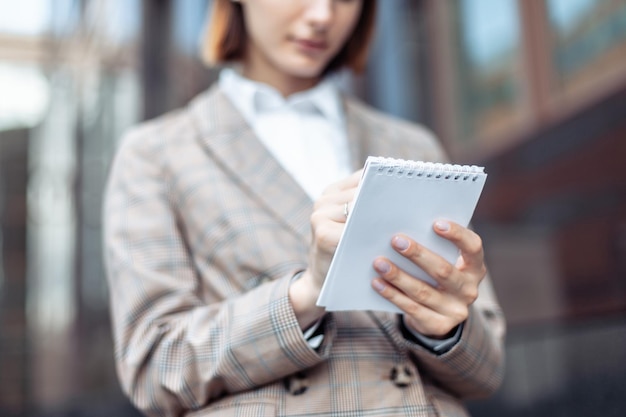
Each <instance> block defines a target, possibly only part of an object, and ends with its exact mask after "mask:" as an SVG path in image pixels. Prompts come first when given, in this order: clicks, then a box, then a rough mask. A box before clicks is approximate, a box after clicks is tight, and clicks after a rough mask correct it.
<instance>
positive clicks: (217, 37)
mask: <svg viewBox="0 0 626 417" xmlns="http://www.w3.org/2000/svg"><path fill="white" fill-rule="evenodd" d="M374 6H375V5H374V1H373V0H294V1H288V2H285V1H283V0H240V1H237V2H230V1H228V0H216V1H214V8H213V11H212V20H211V23H210V31H209V32H208V34H207V39H206V40H207V42H206V43H205V46H206V50H205V55H206V56H207V57H208V58H209V59H210V60H211V61H212V62H213V63H224V62H229V63H233V64H235V65H234V68H236V69H232V68H231V69H226V70H224V71H223V72H222V74H221V76H220V80H219V82H218V83H217V84H216V85H215V86H213V87H212V88H211V89H209V91H207V92H206V93H204V94H202V95H200V96H199V97H198V98H196V99H195V100H194V101H193V102H192V103H191V104H190V105H189V106H188V107H187V108H185V109H181V110H179V111H177V112H173V113H171V114H168V115H165V116H163V117H161V118H159V119H157V120H154V121H150V122H147V123H145V124H143V125H141V126H139V127H138V128H136V129H134V130H132V131H131V132H130V133H128V134H127V135H126V137H125V138H124V140H123V141H122V145H121V147H120V149H119V151H118V154H117V156H116V158H115V162H114V165H113V167H112V172H111V175H110V180H109V185H108V188H107V195H106V203H105V211H104V216H105V218H104V220H105V240H106V242H105V244H106V263H107V268H108V278H109V284H110V288H111V300H112V302H111V306H112V316H113V321H114V336H115V342H116V361H117V366H118V373H119V376H120V380H121V382H122V386H123V389H124V391H125V392H126V393H127V394H128V395H129V397H130V398H131V400H132V401H133V403H134V404H135V405H136V406H137V407H138V408H139V409H141V410H143V411H144V412H145V413H146V414H148V415H167V416H179V415H193V416H209V415H219V416H229V415H241V416H255V415H264V416H265V415H267V416H270V415H272V416H273V415H279V416H295V415H302V416H305V415H306V416H308V415H376V416H381V415H388V416H395V415H398V416H404V415H424V416H426V415H433V416H434V415H450V416H457V415H466V411H465V408H464V406H463V404H462V400H463V399H465V398H471V397H478V396H485V395H489V394H491V393H492V392H493V391H494V390H495V389H496V388H497V387H498V385H499V384H500V381H501V378H502V360H503V359H502V336H503V330H504V324H503V318H502V314H501V312H500V309H499V307H498V304H497V302H496V300H495V298H494V296H493V294H492V292H491V291H490V286H489V282H488V278H485V275H486V272H485V271H486V268H485V265H484V262H483V251H482V244H481V242H480V238H479V237H478V236H477V235H476V234H475V233H473V232H472V231H470V230H468V229H466V228H463V227H461V226H459V225H456V224H451V223H447V222H439V223H438V224H436V225H434V226H433V227H434V230H435V231H436V232H437V233H438V234H439V235H441V236H442V237H444V238H446V239H449V240H451V241H452V242H454V243H455V244H456V245H457V246H458V247H459V249H460V253H461V255H460V257H459V260H458V262H457V263H456V265H450V264H448V263H446V262H445V261H443V260H442V259H441V258H439V257H437V256H436V255H435V254H433V253H431V252H430V251H429V250H428V249H426V248H423V247H421V246H420V245H419V243H418V242H415V241H413V240H412V239H411V238H410V236H406V235H398V236H395V237H394V238H393V240H392V241H391V242H390V244H392V245H393V247H394V248H395V249H396V250H397V251H398V252H400V253H402V254H403V255H404V256H406V257H407V258H409V259H411V260H412V261H413V262H415V263H416V264H417V265H418V266H420V267H421V268H422V269H424V270H425V271H427V272H429V273H430V274H431V275H432V276H433V278H434V279H435V280H436V281H437V282H438V284H439V285H438V286H437V288H435V287H433V286H429V285H428V284H425V283H423V282H422V281H418V280H415V279H413V278H412V277H410V276H408V275H407V274H405V273H404V272H403V271H401V270H400V269H399V268H397V267H396V266H395V265H393V263H391V262H390V261H388V260H386V259H384V258H378V259H376V260H364V262H371V263H372V267H373V268H375V269H376V271H378V273H379V275H380V277H379V278H377V279H375V280H374V281H373V282H372V287H373V288H374V289H375V290H376V291H378V292H379V293H380V295H381V296H382V297H385V298H387V299H388V300H390V301H391V302H393V303H395V304H396V305H397V306H398V307H399V308H400V309H402V311H403V312H404V314H402V315H394V314H389V313H375V312H340V313H330V312H325V311H324V310H323V309H322V308H320V307H318V306H316V304H315V302H316V299H317V296H318V294H319V291H320V288H321V286H322V284H323V281H324V277H325V275H326V271H327V269H328V265H329V263H330V260H331V258H332V255H333V251H334V248H335V247H336V245H337V242H338V239H339V236H340V234H341V231H342V229H343V226H344V222H345V214H344V206H345V203H346V202H349V201H351V200H352V198H353V195H354V191H355V188H356V186H357V184H358V178H359V172H358V171H357V172H355V173H353V174H350V173H351V172H354V171H355V170H357V169H358V168H359V167H360V166H362V164H363V161H364V160H365V157H366V156H367V155H370V154H371V155H385V156H393V157H396V158H407V159H409V158H410V159H424V160H442V159H445V157H444V155H443V153H442V150H441V148H440V146H439V145H438V144H437V142H436V141H435V140H434V139H433V138H432V136H431V135H429V134H428V133H427V132H426V131H425V130H424V129H422V128H421V127H418V126H415V125H412V124H409V123H406V122H402V121H399V120H395V119H392V118H390V117H387V116H384V115H382V114H380V113H378V112H376V111H374V110H373V109H371V108H368V107H366V106H365V105H363V104H361V103H359V102H357V101H355V100H353V99H351V98H348V97H345V96H343V95H341V94H340V93H338V92H337V90H336V88H335V87H334V86H333V85H332V83H330V82H329V81H328V77H327V75H328V74H329V73H331V72H333V71H335V70H336V69H339V68H343V67H349V68H352V69H355V70H360V69H361V68H362V66H363V64H364V62H365V53H366V48H367V43H368V41H369V38H370V33H371V30H372V24H373V19H374ZM329 184H330V185H329ZM313 201H315V202H314V203H313ZM481 282H482V284H481V285H480V287H481V289H480V295H479V296H478V286H479V283H481Z"/></svg>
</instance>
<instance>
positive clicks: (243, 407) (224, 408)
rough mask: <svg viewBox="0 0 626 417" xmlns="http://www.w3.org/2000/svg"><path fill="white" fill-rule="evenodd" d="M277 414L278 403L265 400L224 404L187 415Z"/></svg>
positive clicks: (270, 416)
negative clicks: (265, 401)
mask: <svg viewBox="0 0 626 417" xmlns="http://www.w3.org/2000/svg"><path fill="white" fill-rule="evenodd" d="M275 415H276V405H275V404H271V403H264V402H253V401H251V402H240V403H237V404H232V403H231V404H224V405H218V406H216V407H208V408H203V409H201V410H198V411H194V412H192V413H189V414H186V417H211V416H219V417H241V416H255V417H273V416H275Z"/></svg>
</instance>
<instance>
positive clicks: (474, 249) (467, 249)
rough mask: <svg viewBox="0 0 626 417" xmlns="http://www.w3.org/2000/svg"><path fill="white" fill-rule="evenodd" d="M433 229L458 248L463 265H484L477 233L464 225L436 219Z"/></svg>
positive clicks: (480, 241) (480, 240)
mask: <svg viewBox="0 0 626 417" xmlns="http://www.w3.org/2000/svg"><path fill="white" fill-rule="evenodd" d="M433 229H434V230H435V232H436V233H437V234H438V235H439V236H441V237H443V238H444V239H447V240H449V241H450V242H452V243H454V244H455V245H456V247H457V248H459V250H460V251H461V256H462V257H463V260H464V263H465V265H467V266H469V267H475V268H480V267H481V266H484V253H483V242H482V239H481V238H480V236H478V234H476V233H475V232H473V231H472V230H470V229H468V228H466V227H462V226H460V225H458V224H456V223H454V222H448V221H445V220H439V221H436V222H435V224H434V225H433Z"/></svg>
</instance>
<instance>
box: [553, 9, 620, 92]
mask: <svg viewBox="0 0 626 417" xmlns="http://www.w3.org/2000/svg"><path fill="white" fill-rule="evenodd" d="M546 7H547V11H548V15H549V20H550V26H551V33H552V48H553V49H552V62H553V66H554V70H555V73H556V77H557V83H558V85H559V86H560V87H561V88H562V89H564V90H565V92H567V91H571V90H580V89H586V88H589V87H594V86H596V85H597V82H598V81H601V80H603V79H606V78H607V77H612V76H613V74H618V73H623V71H624V69H625V68H626V1H624V0H547V1H546Z"/></svg>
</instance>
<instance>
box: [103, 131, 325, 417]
mask: <svg viewBox="0 0 626 417" xmlns="http://www.w3.org/2000/svg"><path fill="white" fill-rule="evenodd" d="M144 130H145V129H144ZM154 136H157V137H158V136H159V135H158V134H157V133H155V132H152V134H146V132H145V131H141V132H137V131H136V132H134V133H131V134H129V135H127V137H126V138H125V139H124V140H123V142H122V146H121V148H120V150H119V151H118V153H117V155H116V157H115V160H114V163H113V165H112V169H111V173H110V176H109V181H108V185H107V190H106V193H105V205H104V210H103V216H104V219H103V221H104V240H105V241H104V247H105V263H106V267H107V279H108V283H109V288H110V300H111V301H110V303H111V312H112V313H111V314H112V321H113V334H114V340H115V360H116V365H117V371H118V375H119V378H120V381H121V385H122V388H123V391H124V392H125V393H126V394H127V395H128V396H129V398H130V399H131V401H132V402H133V403H134V404H135V406H137V407H138V408H139V409H140V410H142V411H143V412H144V413H146V414H148V415H159V416H164V415H165V416H175V415H176V416H177V415H181V414H182V412H183V411H185V410H193V409H196V408H199V407H201V406H203V405H206V404H207V403H209V402H211V401H212V400H215V399H217V398H220V397H222V396H224V395H228V394H233V393H237V392H241V391H245V390H250V389H254V388H256V387H259V386H261V385H264V384H267V383H269V382H272V381H276V380H279V379H281V378H283V377H285V376H287V375H290V374H293V373H295V372H297V371H300V370H303V369H306V368H309V367H312V366H314V365H316V364H318V363H320V362H322V361H324V360H325V359H326V358H327V357H328V354H329V350H330V341H331V340H332V336H331V333H332V332H333V330H332V329H333V325H332V324H328V323H327V324H325V325H326V326H327V328H326V331H325V334H326V337H324V342H323V344H322V346H321V347H319V348H318V349H317V350H313V349H312V348H311V347H310V346H309V345H308V344H307V341H306V340H305V339H304V337H303V334H302V331H301V329H300V327H299V326H298V322H297V320H296V317H295V315H294V312H293V310H292V308H291V305H290V303H289V299H288V286H289V283H290V280H291V278H292V276H293V275H294V274H295V273H296V272H297V271H293V273H289V274H285V276H284V277H282V278H279V279H277V280H274V281H270V282H268V283H265V284H261V285H260V286H258V287H256V288H255V289H252V290H250V291H249V292H247V293H243V294H241V295H240V296H238V297H234V298H231V299H228V300H218V301H216V302H214V303H207V302H206V301H203V300H202V299H201V297H200V296H199V293H200V291H199V286H200V283H199V277H198V274H197V273H196V271H195V269H194V266H193V262H192V258H191V256H190V253H189V251H188V249H187V246H186V243H185V240H184V237H183V234H182V233H181V228H180V227H179V223H178V220H177V216H176V211H175V210H174V208H173V207H174V206H175V204H174V202H173V201H172V197H171V195H170V189H171V184H169V181H168V179H167V169H166V168H165V167H164V163H162V159H163V153H164V151H163V149H162V146H163V145H162V144H161V143H158V141H156V140H152V138H153V137H154ZM212 272H213V273H216V274H217V273H219V271H218V270H217V269H216V270H214V271H212Z"/></svg>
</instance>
